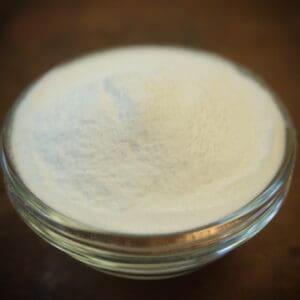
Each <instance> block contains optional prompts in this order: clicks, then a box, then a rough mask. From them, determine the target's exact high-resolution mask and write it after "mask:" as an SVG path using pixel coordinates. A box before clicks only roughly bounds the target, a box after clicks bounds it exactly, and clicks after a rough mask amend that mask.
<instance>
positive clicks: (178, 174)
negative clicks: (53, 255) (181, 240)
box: [11, 47, 285, 234]
mask: <svg viewBox="0 0 300 300" xmlns="http://www.w3.org/2000/svg"><path fill="white" fill-rule="evenodd" d="M284 130H285V125H284V121H283V118H282V116H281V114H280V112H279V110H278V108H277V106H276V104H275V102H274V100H273V97H272V95H271V94H270V92H268V91H267V90H266V89H265V88H263V87H262V86H261V85H260V84H258V83H257V82H256V81H254V80H253V79H251V78H250V77H249V76H248V75H246V74H244V73H243V72H241V71H240V70H239V69H238V68H237V67H236V66H235V65H233V64H232V63H230V62H228V61H226V60H224V59H222V58H220V57H218V56H215V55H211V54H208V53H205V52H200V51H193V50H187V49H180V48H172V47H131V48H123V49H117V50H111V51H106V52H101V53H98V54H93V55H89V56H87V57H84V58H81V59H78V60H75V61H73V62H71V63H68V64H64V65H62V66H59V67H57V68H55V69H53V70H52V71H50V72H48V73H47V74H46V75H45V76H44V77H42V79H40V80H39V81H38V82H37V83H36V84H35V85H34V86H33V88H32V89H30V90H29V92H28V93H27V94H26V96H25V98H24V99H23V101H22V102H21V104H20V105H19V107H18V109H17V111H16V113H15V116H14V124H13V130H12V137H11V148H12V149H11V150H12V155H13V159H14V163H15V165H16V168H17V170H18V172H19V174H20V176H21V178H22V180H23V181H24V182H25V184H26V185H27V186H28V187H29V188H30V189H31V190H32V192H33V193H34V194H36V196H38V197H39V198H40V199H42V200H43V201H44V202H45V203H46V204H47V205H49V206H50V207H52V208H54V209H56V210H58V211H60V212H61V213H63V214H65V215H67V216H69V217H72V218H73V219H76V220H78V221H80V222H82V223H84V224H88V225H91V226H93V227H95V228H98V229H102V230H108V231H114V232H126V233H145V234H148V233H166V232H174V231H178V230H180V231H181V230H184V229H190V228H192V227H197V226H200V225H205V224H207V223H209V222H212V221H216V220H217V219H220V218H222V217H224V216H226V215H227V214H229V213H232V212H233V211H235V210H237V209H239V208H241V207H242V206H244V205H245V204H247V202H249V201H251V200H252V199H253V197H255V196H256V195H257V194H259V193H260V192H261V191H262V190H263V189H264V187H266V185H267V184H268V183H269V182H270V180H271V179H272V177H273V176H274V174H275V173H276V171H277V170H278V168H279V166H280V163H281V160H282V156H283V152H284V145H285V133H284Z"/></svg>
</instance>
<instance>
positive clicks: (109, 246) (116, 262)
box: [1, 94, 296, 279]
mask: <svg viewBox="0 0 300 300" xmlns="http://www.w3.org/2000/svg"><path fill="white" fill-rule="evenodd" d="M23 95H24V94H23ZM22 99H23V96H22V95H21V96H20V97H19V100H18V101H17V102H16V104H15V106H14V108H13V109H12V111H11V113H10V114H9V115H8V116H7V118H6V121H5V124H4V127H3V130H2V136H1V143H2V151H1V166H2V170H3V174H4V182H5V186H6V190H7V193H8V196H9V198H10V200H11V202H12V204H13V206H14V207H15V209H16V210H17V212H18V213H19V214H20V216H21V217H22V218H23V220H24V221H25V223H26V224H27V225H28V226H29V227H30V228H32V229H33V230H34V231H35V232H36V233H37V234H38V235H39V236H41V237H42V238H43V239H45V240H46V241H48V242H49V243H50V244H52V245H53V246H55V247H57V248H58V249H60V250H62V251H64V252H66V253H67V254H69V255H71V256H72V257H74V258H75V259H77V260H79V261H81V262H83V263H84V264H86V265H88V266H90V267H92V268H95V269H97V270H100V271H102V272H105V273H109V274H113V275H117V276H121V277H127V278H135V279H160V278H168V277H174V276H179V275H182V274H185V273H188V272H191V271H193V270H195V269H197V268H199V267H200V266H203V265H205V264H207V263H209V262H212V261H214V260H216V259H217V258H220V257H222V256H223V255H225V254H226V253H228V252H229V251H231V250H233V249H234V248H236V247H237V246H239V245H241V244H243V243H244V242H246V241H247V240H249V239H250V238H252V237H253V236H254V235H255V234H257V233H258V232H259V231H260V230H261V229H262V228H263V227H265V226H266V225H267V224H268V223H269V222H270V221H271V219H272V218H273V217H274V216H275V215H276V213H277V212H278V210H279V208H280V206H281V204H282V202H283V200H284V198H285V196H286V194H287V191H288V189H289V184H290V180H291V176H292V172H293V167H294V163H295V156H296V134H295V130H294V128H293V125H292V123H291V121H290V118H289V116H288V113H287V111H286V109H285V108H284V106H283V105H282V104H281V103H280V102H279V101H277V102H278V107H279V109H280V111H281V112H282V115H283V116H284V119H285V124H286V146H285V153H284V158H283V161H282V164H281V166H280V168H279V170H278V172H277V174H276V175H275V176H274V178H273V180H272V181H271V182H270V183H269V185H268V186H266V187H265V189H264V190H263V191H262V192H261V193H260V194H259V195H258V196H257V197H255V198H254V199H252V200H251V201H250V202H249V203H248V204H247V205H245V206H244V207H242V208H241V209H239V210H237V211H235V212H234V213H231V214H230V215H228V216H226V217H225V218H223V219H221V220H216V221H215V222H213V223H211V224H208V225H206V226H202V227H198V228H195V229H192V230H188V231H183V232H175V233H172V234H162V235H157V234H156V235H130V234H116V233H111V232H104V231H100V230H97V229H94V228H92V227H90V226H87V225H84V224H81V223H79V222H77V221H76V220H73V219H71V218H69V217H67V216H65V215H63V214H61V213H60V212H58V211H55V210H54V209H52V208H51V207H49V206H47V205H46V204H45V203H44V202H43V201H42V199H38V198H37V197H36V196H35V195H33V193H32V192H31V191H30V190H29V189H28V187H26V186H25V184H24V183H23V182H22V180H21V179H20V177H19V176H18V174H17V172H16V168H15V167H14V166H13V163H12V160H11V158H10V150H9V146H8V145H9V139H10V131H11V123H12V118H13V114H14V110H15V108H16V107H17V105H18V103H19V102H20V101H22Z"/></svg>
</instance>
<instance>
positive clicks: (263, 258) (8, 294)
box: [0, 0, 300, 300]
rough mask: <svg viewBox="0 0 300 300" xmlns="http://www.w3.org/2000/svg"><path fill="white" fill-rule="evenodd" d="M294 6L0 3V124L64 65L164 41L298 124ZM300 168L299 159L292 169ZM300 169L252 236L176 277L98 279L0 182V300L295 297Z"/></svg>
mask: <svg viewBox="0 0 300 300" xmlns="http://www.w3.org/2000/svg"><path fill="white" fill-rule="evenodd" d="M299 4H300V1H292V0H290V1H283V0H281V1H258V0H257V1H253V0H249V1H230V0H227V1H213V0H210V1H209V0H208V1H196V0H195V1H189V0H185V1H155V0H153V1H151V0H149V1H113V0H111V1H101V0H98V1H84V0H83V1H63V0H60V1H59V0H51V1H50V0H49V1H41V0H40V1H3V0H1V1H0V82H1V85H0V118H1V120H0V121H3V117H4V115H5V113H6V112H7V110H8V109H9V108H10V106H11V105H12V103H13V102H14V99H15V98H16V97H17V95H18V94H19V93H20V91H21V90H22V89H23V88H24V87H25V86H26V85H27V84H29V83H30V82H31V81H32V80H33V79H35V78H36V77H37V76H39V75H40V74H41V73H43V72H45V71H46V70H48V69H49V68H50V67H51V66H53V65H55V64H57V63H60V62H62V61H63V60H65V59H69V58H73V57H74V56H77V55H80V54H82V53H85V52H88V51H91V50H95V49H103V48H106V47H111V46H116V45H123V44H132V43H133V44H138V43H171V44H180V45H186V46H193V47H201V48H205V49H208V50H212V51H215V52H218V53H220V54H222V55H225V56H226V57H228V58H231V59H233V60H235V61H237V62H239V63H241V64H244V65H246V66H248V67H249V68H250V69H252V70H253V71H255V72H256V73H258V74H260V75H261V76H262V77H264V78H265V80H266V81H267V82H268V83H269V84H270V86H271V87H272V88H273V89H274V90H275V91H276V92H277V94H278V95H279V96H280V97H281V98H282V100H283V102H284V103H285V104H286V106H287V107H288V108H289V109H290V111H291V114H292V116H293V118H294V121H295V125H296V127H298V128H299V125H300V110H299V108H300V91H299V86H300V58H299V54H300V5H299ZM297 164H299V160H298V162H297ZM298 170H299V168H296V173H295V176H294V181H293V185H292V188H291V191H290V193H289V196H288V198H287V201H286V202H285V205H284V206H283V208H282V210H281V211H280V213H279V214H278V216H277V217H276V218H275V219H274V221H273V222H272V223H271V224H270V225H269V226H268V227H267V228H266V229H265V230H264V231H263V232H261V233H260V234H259V235H258V236H257V237H255V238H254V239H252V240H251V241H249V242H248V243H247V244H246V245H244V246H242V247H240V248H239V249H236V250H235V251H234V252H232V253H231V254H229V255H228V256H226V257H225V258H223V259H221V260H219V261H217V262H215V263H213V264H211V265H208V266H207V267H205V268H203V269H202V270H200V271H198V272H195V273H193V274H191V275H187V276H184V277H181V278H176V279H170V280H164V281H153V282H139V281H131V280H125V279H118V278H113V277H109V276H107V275H103V274H101V273H98V272H96V271H94V270H91V269H89V268H87V267H86V266H84V265H81V264H80V263H78V262H76V261H74V260H73V259H71V258H69V257H68V256H67V255H65V254H63V253H61V252H59V251H58V250H56V249H55V248H53V247H51V246H50V245H48V244H47V243H46V242H44V241H42V240H41V239H39V238H38V237H37V236H36V235H35V234H34V233H33V232H31V231H30V230H29V229H28V228H27V227H26V226H25V225H24V224H23V222H22V221H21V220H20V219H19V217H18V216H17V214H16V213H15V211H14V210H13V209H12V207H11V205H10V203H9V201H8V199H7V197H6V196H5V191H4V187H3V184H2V183H1V185H0V189H1V190H0V259H1V262H0V299H112V300H114V299H133V300H134V299H243V300H247V299H300V298H299V297H300V296H299V295H300V287H299V286H300V241H299V238H300V234H299V230H300V202H299V193H300V186H299V181H298V180H299V176H300V174H299V171H298Z"/></svg>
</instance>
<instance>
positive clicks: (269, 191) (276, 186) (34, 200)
mask: <svg viewBox="0 0 300 300" xmlns="http://www.w3.org/2000/svg"><path fill="white" fill-rule="evenodd" d="M247 72H248V71H247ZM248 73H249V72H248ZM252 75H253V74H252ZM252 77H253V76H252ZM254 78H255V79H256V80H257V81H258V83H259V84H261V85H262V86H263V87H264V88H265V89H267V90H268V91H269V92H270V93H271V95H272V96H273V100H274V102H275V104H276V105H277V107H278V109H279V111H280V113H281V115H282V117H283V119H284V122H285V149H284V153H283V158H282V162H281V165H280V167H279V168H278V170H277V172H276V173H275V175H274V176H273V178H272V180H271V181H270V182H269V184H268V185H267V186H266V187H265V188H264V189H263V190H262V191H261V192H260V193H259V194H258V195H257V196H256V197H254V198H253V199H252V200H250V201H249V202H248V203H247V204H246V205H244V206H242V207H241V208H239V209H238V210H235V211H233V212H232V213H230V214H227V215H226V216H225V217H222V218H220V219H218V220H216V221H213V222H210V223H208V224H205V225H201V226H196V227H193V228H190V229H187V230H182V231H176V232H166V233H145V234H141V233H123V232H119V233H118V232H116V231H109V230H102V229H99V228H96V227H93V226H91V225H87V224H84V223H81V222H80V221H77V220H75V219H73V218H71V217H69V216H67V215H65V214H63V213H61V212H59V211H58V210H56V209H54V208H52V207H50V206H49V205H47V204H46V203H45V202H43V201H42V200H41V199H39V198H38V197H37V196H36V195H34V193H33V192H32V191H30V189H29V188H28V187H27V186H26V185H25V183H24V181H23V180H22V179H21V177H20V176H19V174H18V172H17V170H16V168H15V167H14V164H13V162H12V161H11V159H10V157H9V155H8V153H9V149H8V148H9V145H8V144H9V137H10V132H11V130H12V126H11V125H12V123H13V118H14V113H15V111H16V109H17V108H18V105H19V104H20V102H21V101H22V100H23V99H24V98H25V95H26V94H27V93H28V92H29V91H30V90H31V89H32V88H33V87H34V85H35V83H36V82H37V81H38V80H36V81H34V82H33V83H32V84H31V85H29V86H28V87H27V88H26V89H25V90H24V91H23V92H22V93H21V94H20V96H19V97H18V98H17V100H16V101H15V103H14V104H13V106H12V108H11V110H10V111H9V112H8V114H7V115H6V117H5V119H4V124H3V127H2V130H1V137H0V138H1V141H0V148H1V149H0V151H1V155H0V164H1V167H2V171H3V174H4V177H5V178H8V179H9V180H10V182H11V183H13V187H14V189H16V190H17V192H18V194H19V195H20V196H21V199H22V201H24V199H26V201H27V203H26V205H27V206H28V205H29V207H30V208H31V209H33V210H34V211H35V212H36V213H37V214H38V215H42V216H43V218H46V220H47V221H49V222H51V223H53V222H54V223H55V224H56V225H57V226H63V227H64V228H65V229H67V230H69V231H70V232H71V231H76V232H81V233H85V234H89V233H92V234H100V235H102V236H103V235H104V236H110V237H114V238H120V239H124V238H126V239H137V238H138V239H152V238H163V237H165V238H168V237H170V238H180V237H182V236H183V235H190V234H193V233H195V232H200V231H206V230H209V229H211V228H214V227H216V226H218V227H219V226H223V225H226V224H228V223H230V222H234V221H236V220H238V219H240V218H243V217H244V216H246V215H247V214H249V213H251V212H252V211H255V210H257V209H259V208H260V207H261V206H263V205H264V204H266V203H267V202H268V200H269V199H270V198H272V196H273V195H274V194H276V192H277V191H278V190H280V188H281V187H282V186H283V185H284V184H285V182H286V180H288V178H289V176H290V174H291V173H292V171H293V168H294V165H295V159H296V153H297V138H296V131H295V128H294V125H293V123H292V121H291V117H290V114H289V112H288V110H287V109H286V107H285V106H284V104H283V103H282V102H281V101H280V100H279V99H278V97H277V96H276V95H274V93H273V92H272V91H271V90H270V88H269V87H268V86H267V85H266V84H265V83H264V82H263V81H262V80H261V79H260V78H257V76H254Z"/></svg>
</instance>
